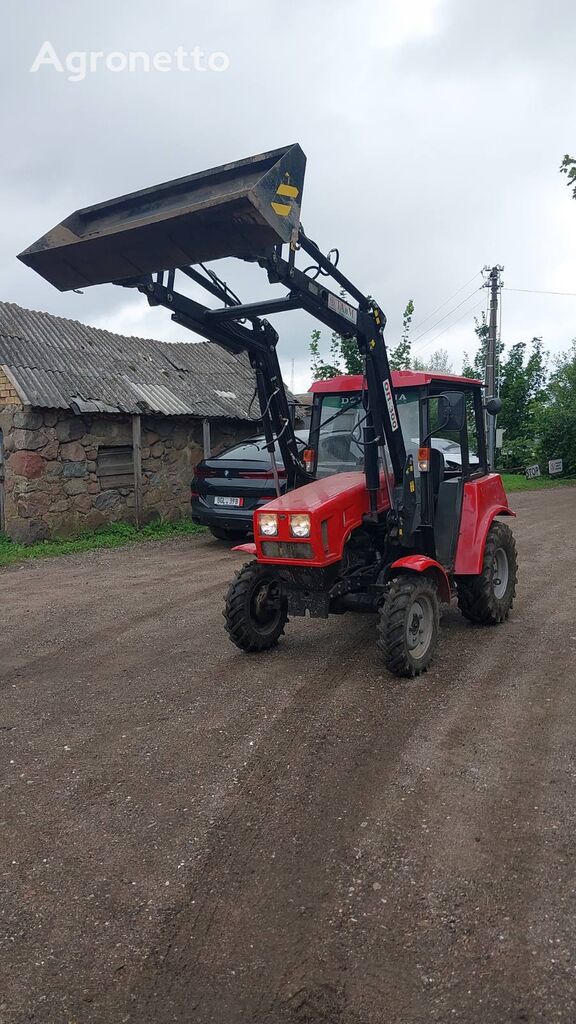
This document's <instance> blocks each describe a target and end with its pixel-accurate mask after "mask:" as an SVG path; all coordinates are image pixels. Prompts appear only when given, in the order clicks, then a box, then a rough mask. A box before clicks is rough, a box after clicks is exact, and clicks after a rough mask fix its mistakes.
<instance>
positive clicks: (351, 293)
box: [19, 145, 413, 520]
mask: <svg viewBox="0 0 576 1024" xmlns="http://www.w3.org/2000/svg"><path fill="white" fill-rule="evenodd" d="M305 165H306V157H305V155H304V153H303V152H302V150H301V148H300V146H298V145H292V146H287V147H284V148H283V149H279V150H274V151H271V152H268V153H262V154H259V155H257V156H253V157H249V158H248V159H245V160H240V161H236V162H234V163H230V164H225V165H222V166H220V167H215V168H211V169H210V170H208V171H203V172H201V173H199V174H193V175H189V176H188V177H186V178H179V179H177V180H175V181H171V182H165V183H164V184H162V185H157V186H154V187H153V188H149V189H144V190H142V191H140V192H133V193H130V194H129V195H127V196H120V197H119V198H117V199H112V200H109V201H107V202H104V203H99V204H97V205H95V206H91V207H86V208H85V209H83V210H78V211H76V212H75V213H74V214H72V215H71V216H70V217H68V218H66V219H65V220H64V221H62V223H61V224H59V225H57V226H56V227H55V228H54V229H53V230H52V231H49V232H48V233H47V234H46V235H44V236H43V237H42V238H40V239H39V240H38V241H37V242H35V243H34V244H33V245H31V246H30V247H29V248H28V249H27V250H25V251H24V252H23V253H20V256H19V259H21V260H22V261H23V262H24V263H26V264H27V265H28V266H30V267H32V268H33V269H34V270H36V271H37V272H38V273H39V274H41V275H42V276H43V277H44V278H46V279H47V280H48V281H50V282H51V283H52V284H54V285H55V286H56V287H57V288H59V289H60V290H62V291H66V290H70V289H78V288H83V287H86V286H87V285H92V284H100V283H105V282H109V283H114V284H118V285H122V286H123V287H133V288H137V289H138V290H139V291H141V292H143V293H144V294H145V295H146V297H147V299H148V301H149V303H151V304H152V305H161V306H165V307H166V308H167V309H169V310H170V311H171V313H172V318H173V319H174V320H175V321H176V322H177V323H179V324H182V326H184V327H186V328H188V329H189V330H192V331H194V332H195V333H197V334H199V335H200V336H201V337H204V338H207V339H209V340H212V341H215V342H217V343H218V344H219V345H222V346H223V347H225V348H227V349H229V350H230V351H231V352H240V351H243V350H244V351H246V352H247V353H248V355H249V358H250V361H251V363H252V366H253V367H254V370H255V373H256V384H257V391H258V397H259V402H260V410H261V415H262V419H263V423H264V431H265V434H266V440H267V446H268V449H269V451H270V454H271V458H272V462H273V465H274V458H273V453H274V441H275V440H277V441H278V444H279V446H280V450H281V453H282V457H283V460H284V464H285V468H286V472H287V475H288V483H289V486H298V485H299V484H301V483H303V482H305V481H306V480H309V479H310V478H309V477H307V476H306V470H305V467H304V464H303V462H302V460H301V459H300V456H299V453H298V446H297V442H296V438H295V434H294V429H293V426H292V423H291V419H290V415H289V406H288V399H287V395H286V390H285V388H284V384H283V382H282V374H281V370H280V365H279V362H278V357H277V353H276V343H277V341H278V335H277V333H276V331H275V330H274V328H273V327H272V326H271V325H270V323H269V322H268V321H267V320H266V319H265V318H266V316H268V315H270V314H272V313H278V312H282V311H288V310H292V309H304V310H306V311H307V312H308V313H310V314H311V315H312V316H314V317H315V318H316V319H317V320H319V321H320V322H321V323H323V324H325V325H326V326H327V327H329V328H330V329H331V330H333V331H336V332H338V333H339V334H341V335H343V336H345V337H354V338H355V340H356V342H357V344H358V348H359V350H360V352H361V354H362V356H363V358H364V366H365V371H364V372H365V382H366V385H365V391H364V407H365V423H364V438H363V443H364V453H365V475H366V487H367V490H368V493H369V497H370V501H369V505H370V513H369V514H370V515H371V516H372V517H373V518H374V520H376V519H377V516H378V508H377V494H378V489H379V486H380V458H379V456H380V453H381V452H383V449H384V445H386V449H387V452H388V455H389V458H390V461H391V464H392V470H393V474H394V481H395V488H394V493H393V494H392V495H391V497H392V504H393V507H394V510H395V512H396V513H397V514H398V515H400V516H401V517H402V516H403V517H404V519H406V505H407V502H406V493H407V488H406V475H407V472H409V469H408V470H407V466H408V463H407V462H406V451H405V445H404V439H403V437H402V430H401V427H400V421H399V417H398V410H397V407H396V399H395V396H394V389H393V386H392V378H391V374H390V366H389V362H388V355H387V351H386V344H385V341H384V326H385V323H386V318H385V316H384V314H383V312H382V310H381V309H380V307H379V306H378V304H377V303H376V302H374V301H373V300H372V299H370V298H368V296H366V295H364V293H363V292H362V291H360V290H359V289H358V288H357V287H356V286H355V285H354V284H353V282H352V281H350V280H349V279H348V278H347V277H345V276H344V274H342V273H341V271H340V270H339V269H338V266H337V262H338V258H337V257H336V259H335V260H330V258H329V256H326V255H324V254H323V253H322V252H321V250H320V249H319V247H318V246H317V245H316V243H315V242H313V241H312V240H311V239H310V238H308V236H307V235H306V234H305V232H304V230H303V228H302V225H301V223H300V204H301V198H302V190H303V184H304V171H305ZM284 247H286V249H287V258H285V256H284V255H283V252H284ZM299 250H302V251H303V252H304V253H306V255H307V257H310V258H311V259H312V261H313V265H312V266H311V267H308V268H306V270H301V269H299V268H298V267H297V266H296V254H297V252H298V251H299ZM229 256H235V257H236V258H239V259H243V260H249V261H251V262H257V263H258V264H259V265H260V266H261V267H262V268H263V269H264V270H266V272H267V275H268V279H269V281H270V282H271V283H274V284H278V283H279V284H282V285H284V286H285V287H286V288H287V289H288V292H287V294H286V295H285V296H283V297H282V296H281V297H279V298H273V299H265V300H263V301H260V302H254V303H248V304H246V303H241V302H240V301H239V300H238V299H237V297H236V296H235V295H234V294H233V293H232V292H231V291H230V290H229V289H228V288H227V286H225V285H224V283H223V282H222V281H220V280H219V279H218V278H217V277H216V275H215V274H214V273H213V272H212V271H207V272H206V270H205V268H204V266H203V264H204V262H205V261H207V260H215V259H220V258H223V257H229ZM198 265H200V266H201V267H202V269H203V270H204V271H205V272H204V273H203V274H202V273H200V272H199V271H198V270H197V267H198ZM176 271H182V272H183V273H184V274H185V275H187V276H188V277H190V278H192V279H193V280H194V281H195V283H197V284H201V285H202V286H203V287H204V288H205V289H206V290H207V291H208V292H209V293H210V294H211V295H213V296H215V297H216V298H218V299H220V300H221V301H222V302H223V305H222V306H220V307H219V308H217V309H211V308H209V307H208V306H204V305H203V304H202V303H199V302H197V301H195V300H193V299H191V298H190V297H188V296H187V295H185V294H183V293H182V292H179V291H177V290H176V288H175V287H174V284H175V273H176ZM166 273H167V278H166V281H165V274H166ZM326 279H330V281H331V283H333V286H335V287H336V289H337V290H336V291H334V290H331V289H330V288H327V287H326V285H325V281H326ZM338 291H344V292H345V294H346V296H347V298H346V299H343V298H342V297H341V296H340V295H339V294H338ZM348 298H349V299H350V300H351V301H348ZM409 461H410V460H409ZM412 490H413V483H412Z"/></svg>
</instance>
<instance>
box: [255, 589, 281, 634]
mask: <svg viewBox="0 0 576 1024" xmlns="http://www.w3.org/2000/svg"><path fill="white" fill-rule="evenodd" d="M275 591H277V584H276V583H274V582H273V581H271V580H264V581H262V582H260V583H259V584H258V585H257V586H256V587H254V590H253V591H252V594H251V596H250V616H251V618H252V622H253V623H254V626H255V627H256V629H258V630H259V632H261V633H269V632H271V631H272V630H274V629H275V627H276V625H277V624H278V620H279V618H280V616H281V614H282V610H281V608H280V601H279V597H278V595H277V594H275Z"/></svg>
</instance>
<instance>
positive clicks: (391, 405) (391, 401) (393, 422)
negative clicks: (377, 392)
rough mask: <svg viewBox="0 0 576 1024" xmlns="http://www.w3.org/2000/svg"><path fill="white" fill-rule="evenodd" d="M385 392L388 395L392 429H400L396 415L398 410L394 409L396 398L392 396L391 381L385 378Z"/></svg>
mask: <svg viewBox="0 0 576 1024" xmlns="http://www.w3.org/2000/svg"><path fill="white" fill-rule="evenodd" d="M384 394H385V396H386V405H387V406H388V415H389V417H390V426H391V427H392V430H398V419H397V417H396V410H395V409H394V399H393V398H392V388H391V387H390V381H389V380H388V379H385V380H384Z"/></svg>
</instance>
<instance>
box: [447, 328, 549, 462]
mask: <svg viewBox="0 0 576 1024" xmlns="http://www.w3.org/2000/svg"><path fill="white" fill-rule="evenodd" d="M474 330H475V333H476V337H477V338H478V343H479V344H478V348H477V350H476V352H475V354H474V358H473V359H472V361H470V360H469V359H468V356H466V355H464V366H463V369H462V372H463V374H464V376H465V377H476V378H479V379H480V380H483V379H484V370H485V364H486V347H487V343H488V324H487V322H486V316H485V315H484V314H482V316H481V317H480V319H476V326H475V328H474ZM546 359H547V354H546V352H545V351H544V346H543V344H542V339H541V338H532V340H531V341H530V342H529V343H528V344H526V342H524V341H521V342H517V343H516V344H515V345H512V347H511V349H510V351H509V352H508V353H507V354H505V353H504V345H503V343H502V342H500V343H499V345H498V350H497V358H496V366H497V380H498V387H499V393H500V398H501V400H502V411H501V413H499V416H498V426H499V427H502V428H503V429H504V444H503V447H502V451H501V453H500V456H499V463H500V465H501V467H502V469H510V470H516V469H519V468H521V467H524V466H526V465H528V464H529V463H530V462H534V461H535V459H536V455H537V452H536V434H537V429H536V420H537V414H538V410H539V409H540V407H541V406H542V404H543V403H544V402H545V401H546ZM470 426H471V425H470ZM469 429H470V427H469Z"/></svg>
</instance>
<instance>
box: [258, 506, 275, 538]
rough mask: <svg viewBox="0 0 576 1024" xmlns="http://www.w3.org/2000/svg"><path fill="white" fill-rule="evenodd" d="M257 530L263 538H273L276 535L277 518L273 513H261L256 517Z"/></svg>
mask: <svg viewBox="0 0 576 1024" xmlns="http://www.w3.org/2000/svg"><path fill="white" fill-rule="evenodd" d="M258 528H259V530H260V533H261V534H262V536H263V537H275V536H276V535H277V533H278V516H277V515H276V513H275V512H262V513H261V514H260V515H259V516H258Z"/></svg>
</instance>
